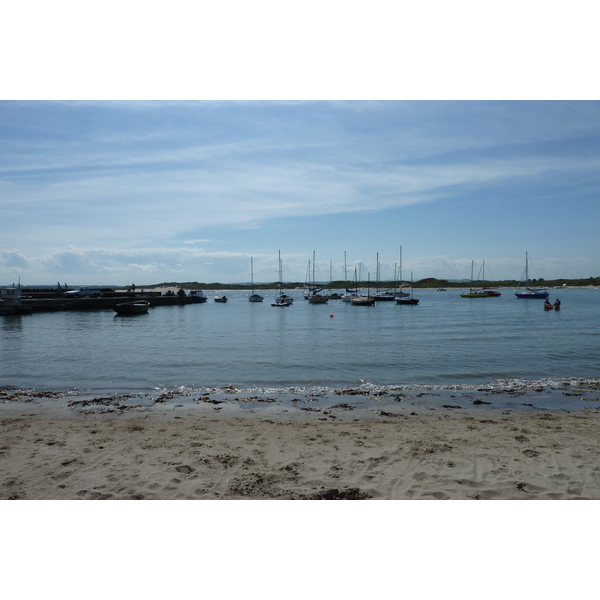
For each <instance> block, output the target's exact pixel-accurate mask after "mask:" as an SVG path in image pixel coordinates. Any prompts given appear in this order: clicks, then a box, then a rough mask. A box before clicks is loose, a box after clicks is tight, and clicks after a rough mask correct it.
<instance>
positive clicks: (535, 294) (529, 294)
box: [515, 252, 550, 300]
mask: <svg viewBox="0 0 600 600" xmlns="http://www.w3.org/2000/svg"><path fill="white" fill-rule="evenodd" d="M524 279H525V291H520V290H521V283H522V282H523V279H521V282H519V286H518V288H517V291H516V292H515V296H516V297H517V298H525V299H539V300H543V299H545V298H548V296H549V295H550V294H549V293H548V292H547V291H546V290H545V289H542V288H530V287H529V255H528V253H527V252H525V278H524Z"/></svg>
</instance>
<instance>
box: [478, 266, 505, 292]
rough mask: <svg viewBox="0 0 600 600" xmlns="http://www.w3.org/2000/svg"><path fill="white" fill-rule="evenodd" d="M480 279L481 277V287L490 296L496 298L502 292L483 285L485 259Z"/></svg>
mask: <svg viewBox="0 0 600 600" xmlns="http://www.w3.org/2000/svg"><path fill="white" fill-rule="evenodd" d="M482 279H483V287H482V288H481V289H482V290H483V291H484V292H485V293H486V294H487V295H488V296H489V297H490V298H498V297H499V296H501V295H502V294H501V293H500V292H498V291H497V290H493V289H491V288H487V287H485V260H484V261H483V275H482Z"/></svg>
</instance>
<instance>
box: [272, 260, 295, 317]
mask: <svg viewBox="0 0 600 600" xmlns="http://www.w3.org/2000/svg"><path fill="white" fill-rule="evenodd" d="M282 285H283V269H282V268H281V250H280V251H279V296H277V298H275V302H272V303H271V306H289V305H290V304H291V303H292V302H293V301H294V299H293V298H292V297H291V296H288V295H287V294H284V293H283V292H282V291H281V286H282Z"/></svg>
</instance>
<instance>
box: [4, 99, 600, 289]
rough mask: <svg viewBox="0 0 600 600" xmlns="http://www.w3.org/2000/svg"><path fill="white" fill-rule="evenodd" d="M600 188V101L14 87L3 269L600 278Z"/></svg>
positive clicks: (117, 280)
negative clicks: (86, 94)
mask: <svg viewBox="0 0 600 600" xmlns="http://www.w3.org/2000/svg"><path fill="white" fill-rule="evenodd" d="M599 192H600V103H599V102H596V101H489V100H486V101H439V100H435V101H158V102H157V101H47V100H42V101H3V102H0V208H1V211H2V244H1V245H0V282H2V283H4V284H10V283H12V282H14V281H16V280H17V279H18V278H20V281H21V283H22V284H25V285H27V284H54V283H56V282H58V281H60V282H61V283H68V284H69V285H74V284H104V285H112V284H114V285H125V284H130V283H136V284H137V285H144V284H147V285H149V284H152V283H159V282H164V281H179V282H184V281H200V282H207V283H208V282H221V283H236V282H247V281H249V280H250V264H251V260H250V259H251V257H253V264H254V280H255V282H269V281H277V280H278V279H279V272H278V253H279V252H281V259H282V265H283V280H284V281H305V279H306V275H307V270H308V263H309V261H312V258H313V252H314V255H315V257H316V262H315V278H316V279H317V280H320V281H329V279H330V278H333V279H334V280H337V279H343V278H344V276H345V275H347V276H348V278H352V277H353V276H354V268H355V267H356V268H360V271H361V275H362V277H363V278H365V277H366V276H367V274H370V276H371V279H374V278H375V275H376V268H377V257H379V261H380V273H381V279H382V280H385V279H393V278H394V274H395V273H396V272H397V271H399V268H400V262H401V261H400V258H401V257H402V272H403V278H404V279H409V278H410V273H411V272H412V273H413V277H414V278H415V280H418V279H423V278H425V277H436V278H440V279H468V278H469V277H470V268H471V261H475V272H476V274H477V273H478V272H479V269H480V268H481V265H482V263H483V261H485V265H486V266H485V268H486V278H487V279H519V278H520V277H521V274H522V270H523V266H524V263H525V253H526V252H528V254H529V260H530V276H531V277H536V278H540V277H541V278H545V279H553V278H560V277H565V278H579V277H592V276H593V277H597V276H599V275H600V246H599V244H598V242H597V227H598V223H600V201H599V200H600V194H599ZM311 270H312V268H311ZM311 277H312V273H311Z"/></svg>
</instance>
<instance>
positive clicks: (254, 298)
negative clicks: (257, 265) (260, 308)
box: [248, 257, 264, 302]
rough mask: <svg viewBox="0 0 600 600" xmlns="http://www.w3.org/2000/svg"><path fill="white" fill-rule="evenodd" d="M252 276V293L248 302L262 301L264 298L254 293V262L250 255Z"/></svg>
mask: <svg viewBox="0 0 600 600" xmlns="http://www.w3.org/2000/svg"><path fill="white" fill-rule="evenodd" d="M250 277H251V281H252V294H251V295H250V296H248V302H262V301H263V300H264V298H263V297H262V296H261V295H260V294H255V293H254V262H253V259H252V257H250Z"/></svg>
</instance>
